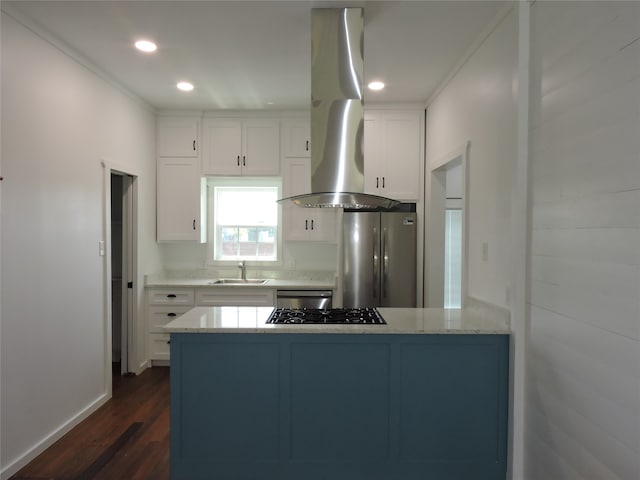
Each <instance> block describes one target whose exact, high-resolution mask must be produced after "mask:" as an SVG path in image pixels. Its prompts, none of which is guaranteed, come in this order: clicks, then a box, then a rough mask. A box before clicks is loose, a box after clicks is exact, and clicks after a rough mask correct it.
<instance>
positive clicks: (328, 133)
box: [278, 8, 399, 208]
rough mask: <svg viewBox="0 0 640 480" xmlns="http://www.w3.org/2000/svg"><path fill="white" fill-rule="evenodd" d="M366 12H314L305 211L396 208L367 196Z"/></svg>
mask: <svg viewBox="0 0 640 480" xmlns="http://www.w3.org/2000/svg"><path fill="white" fill-rule="evenodd" d="M363 40H364V17H363V9H362V8H314V9H312V10H311V191H312V192H311V193H309V194H305V195H297V196H295V197H289V198H283V199H281V200H278V201H279V202H281V203H287V202H293V203H294V204H296V205H298V206H301V207H344V208H378V207H382V208H391V207H392V206H394V205H396V204H398V203H399V202H398V201H396V200H392V199H390V198H385V197H380V196H377V195H370V194H366V193H364V155H363V148H362V146H363V137H364V108H363V107H364V102H363V72H364V66H363V65H364V63H363V43H364V41H363Z"/></svg>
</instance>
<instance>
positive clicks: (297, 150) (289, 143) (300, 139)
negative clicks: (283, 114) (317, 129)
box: [282, 119, 311, 158]
mask: <svg viewBox="0 0 640 480" xmlns="http://www.w3.org/2000/svg"><path fill="white" fill-rule="evenodd" d="M282 148H283V150H284V152H283V154H284V156H285V157H294V158H295V157H298V158H308V157H310V156H311V122H310V121H309V120H308V119H296V120H285V121H283V122H282Z"/></svg>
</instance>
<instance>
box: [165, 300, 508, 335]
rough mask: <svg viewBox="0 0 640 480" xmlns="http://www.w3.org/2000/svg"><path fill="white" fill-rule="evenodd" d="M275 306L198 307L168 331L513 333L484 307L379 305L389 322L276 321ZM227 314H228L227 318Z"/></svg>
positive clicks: (503, 318)
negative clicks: (273, 320)
mask: <svg viewBox="0 0 640 480" xmlns="http://www.w3.org/2000/svg"><path fill="white" fill-rule="evenodd" d="M272 310H273V307H195V308H193V309H192V310H190V311H189V312H187V313H185V314H184V315H182V316H181V317H178V318H177V319H176V320H174V321H172V322H171V323H169V324H167V325H166V326H165V327H164V331H165V332H166V333H194V334H198V333H215V334H229V333H236V334H360V335H361V334H371V335H381V334H418V335H421V334H422V335H424V334H456V335H458V334H474V335H482V334H489V335H509V334H511V326H510V320H509V315H508V312H505V311H503V310H500V309H493V308H491V307H490V306H487V305H484V306H483V308H482V309H476V308H467V309H443V308H382V307H381V308H379V309H378V311H379V312H380V314H381V315H382V317H383V318H384V319H385V320H386V321H387V325H317V324H314V325H309V324H307V325H273V324H267V323H265V321H266V319H267V318H268V316H269V315H270V313H271V311H272ZM223 317H224V318H223Z"/></svg>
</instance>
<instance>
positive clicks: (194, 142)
mask: <svg viewBox="0 0 640 480" xmlns="http://www.w3.org/2000/svg"><path fill="white" fill-rule="evenodd" d="M193 151H194V152H195V151H196V141H195V140H194V141H193Z"/></svg>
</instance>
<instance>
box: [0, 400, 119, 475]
mask: <svg viewBox="0 0 640 480" xmlns="http://www.w3.org/2000/svg"><path fill="white" fill-rule="evenodd" d="M110 398H111V395H110V394H108V393H105V394H103V395H101V396H100V397H98V398H97V399H96V400H94V401H93V402H92V403H91V404H89V405H87V406H86V407H85V408H84V409H82V410H81V411H80V412H78V413H77V414H76V415H75V416H73V417H72V418H70V419H69V420H68V421H66V422H65V423H64V424H62V425H61V426H60V427H59V428H57V429H56V430H54V431H53V432H51V433H50V434H49V435H47V436H46V437H44V438H43V439H42V440H41V441H39V442H38V443H37V444H35V445H34V446H33V447H31V448H30V449H29V450H27V451H26V452H25V453H23V454H22V455H21V456H20V457H18V458H16V459H15V460H13V461H12V462H11V463H10V464H9V465H7V466H6V467H3V468H2V471H0V480H8V479H9V477H11V476H12V475H15V474H16V473H17V472H18V471H19V470H20V469H21V468H23V467H25V466H26V465H28V464H29V462H31V461H32V460H33V459H34V458H36V457H37V456H38V455H40V454H41V453H42V452H44V451H45V450H46V449H47V448H49V447H50V446H51V445H53V444H54V443H55V442H57V441H58V440H60V439H61V438H62V437H63V436H64V435H65V434H67V433H68V432H69V431H71V430H72V429H73V428H74V427H75V426H77V425H78V424H79V423H80V422H82V421H83V420H84V419H85V418H87V417H88V416H89V415H91V414H92V413H93V412H95V411H96V410H97V409H98V408H100V407H101V406H102V405H104V404H105V403H106V402H107V401H108V400H109V399H110Z"/></svg>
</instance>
